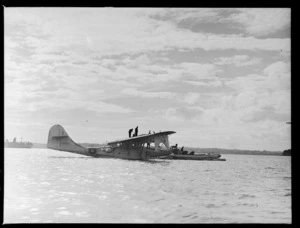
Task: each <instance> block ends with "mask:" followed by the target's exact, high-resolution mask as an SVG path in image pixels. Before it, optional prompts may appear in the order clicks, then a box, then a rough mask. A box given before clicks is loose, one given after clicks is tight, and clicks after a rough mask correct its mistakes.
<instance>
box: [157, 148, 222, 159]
mask: <svg viewBox="0 0 300 228" xmlns="http://www.w3.org/2000/svg"><path fill="white" fill-rule="evenodd" d="M220 157H221V154H216V153H205V154H204V153H195V152H194V151H191V152H188V151H183V148H182V149H181V150H179V149H177V148H173V153H172V154H170V155H168V156H164V157H161V158H162V159H172V160H202V161H203V160H205V161H226V159H224V158H220Z"/></svg>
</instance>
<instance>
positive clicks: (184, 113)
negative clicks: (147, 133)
mask: <svg viewBox="0 0 300 228" xmlns="http://www.w3.org/2000/svg"><path fill="white" fill-rule="evenodd" d="M204 112H205V110H204V109H203V108H201V107H185V106H183V107H178V108H168V109H167V110H166V111H164V115H163V116H164V118H165V119H166V120H168V121H171V122H174V121H175V122H176V121H180V122H183V121H186V120H193V119H195V118H198V117H199V116H201V115H202V114H203V113H204Z"/></svg>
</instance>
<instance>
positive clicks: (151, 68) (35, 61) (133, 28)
mask: <svg viewBox="0 0 300 228" xmlns="http://www.w3.org/2000/svg"><path fill="white" fill-rule="evenodd" d="M290 17H291V10H290V9H288V8H285V9H279V8H277V9H266V8H260V9H250V8H246V9H236V8H235V9H230V8H222V9H217V8H213V9H210V8H184V9H180V8H5V9H4V20H5V21H4V26H5V28H4V32H5V34H4V35H5V40H4V42H5V43H4V47H5V116H4V117H5V139H9V140H10V141H11V140H12V138H13V137H17V139H20V138H21V137H23V141H32V142H40V143H46V141H47V137H48V131H49V129H50V127H51V126H52V125H54V124H61V125H62V126H63V127H64V128H65V129H66V131H67V132H68V134H69V135H70V136H71V138H72V139H73V140H74V141H76V142H79V143H80V142H97V143H103V142H105V141H112V140H116V139H120V138H124V137H127V135H128V129H129V128H135V127H136V126H139V133H148V131H149V130H154V131H156V132H158V131H160V130H161V131H164V130H173V131H176V132H177V133H176V134H174V135H171V136H170V143H171V144H175V143H178V145H179V146H182V145H183V146H191V147H202V148H204V147H205V148H207V147H218V148H235V149H251V150H254V149H258V150H285V149H288V148H290V147H291V133H290V131H291V126H290V125H288V124H286V122H287V121H290V120H291V88H290V87H291V66H290V65H291V61H290V52H291V47H290V45H291V38H290V29H291V27H290V26H291V19H290Z"/></svg>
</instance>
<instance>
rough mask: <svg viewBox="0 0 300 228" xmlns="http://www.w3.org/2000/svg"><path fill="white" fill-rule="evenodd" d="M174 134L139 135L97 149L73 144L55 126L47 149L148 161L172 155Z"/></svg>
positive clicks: (164, 132) (170, 132)
mask: <svg viewBox="0 0 300 228" xmlns="http://www.w3.org/2000/svg"><path fill="white" fill-rule="evenodd" d="M174 133H176V132H174V131H162V132H158V133H152V134H141V135H138V136H135V137H131V138H126V139H121V140H116V141H112V142H108V143H106V144H105V145H102V146H99V147H85V146H83V145H80V144H78V143H75V142H74V141H73V140H72V139H71V137H70V136H69V135H68V134H67V132H66V131H65V129H64V128H63V127H62V126H61V125H59V124H57V125H54V126H52V127H51V128H50V130H49V134H48V142H47V148H49V149H53V150H60V151H67V152H71V153H76V154H81V155H86V156H92V157H99V158H121V159H129V160H149V159H152V158H159V157H162V156H166V155H170V154H171V153H172V149H171V148H170V146H169V135H171V134H174Z"/></svg>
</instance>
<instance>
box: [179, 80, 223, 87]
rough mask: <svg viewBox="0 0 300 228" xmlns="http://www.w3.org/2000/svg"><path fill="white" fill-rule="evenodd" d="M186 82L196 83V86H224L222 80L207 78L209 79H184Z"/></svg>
mask: <svg viewBox="0 0 300 228" xmlns="http://www.w3.org/2000/svg"><path fill="white" fill-rule="evenodd" d="M184 82H185V83H188V84H191V85H195V86H204V87H220V86H222V81H221V80H207V81H184Z"/></svg>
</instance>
